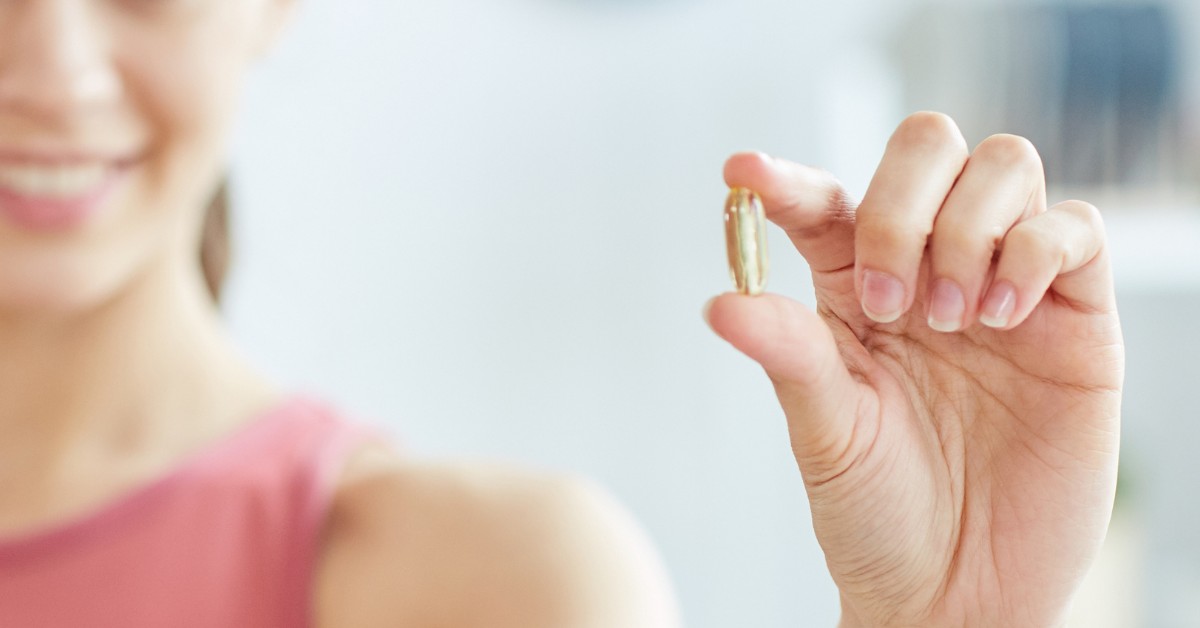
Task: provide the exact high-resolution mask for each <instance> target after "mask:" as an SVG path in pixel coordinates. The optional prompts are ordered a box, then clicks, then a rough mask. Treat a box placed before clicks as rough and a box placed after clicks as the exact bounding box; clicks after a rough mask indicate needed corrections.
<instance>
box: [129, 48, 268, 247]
mask: <svg viewBox="0 0 1200 628" xmlns="http://www.w3.org/2000/svg"><path fill="white" fill-rule="evenodd" d="M206 34H207V33H206V31H205V30H204V29H194V30H192V31H189V33H188V37H186V38H183V39H182V40H179V39H176V40H175V45H173V46H171V45H166V44H165V43H164V42H158V41H150V42H137V43H142V44H143V45H142V46H137V45H134V43H135V42H130V45H129V46H127V47H126V49H125V52H126V53H127V54H126V55H125V58H124V59H123V60H122V61H123V62H122V66H123V69H124V74H125V75H126V77H128V78H127V79H126V81H125V83H126V90H127V92H128V94H127V98H128V101H129V102H130V105H131V108H132V109H134V115H135V116H136V117H137V118H139V123H140V124H139V126H141V127H142V128H144V129H145V130H146V145H145V147H144V148H145V159H144V161H143V162H142V165H141V167H140V168H139V169H138V172H137V176H136V177H135V178H136V179H138V180H137V181H135V182H131V183H132V185H131V186H130V188H131V189H130V192H131V193H132V195H133V196H134V198H131V199H130V205H133V206H132V207H130V208H129V209H131V210H133V212H134V213H145V212H147V211H150V212H154V213H161V212H168V213H171V214H173V215H175V217H176V218H177V219H178V220H179V221H180V222H181V224H192V223H196V222H197V221H198V220H199V217H200V214H201V213H202V210H203V208H204V206H205V205H206V203H207V201H208V199H209V197H210V196H211V194H212V190H213V189H214V187H215V186H216V183H217V181H218V180H219V179H220V177H221V176H222V174H223V172H224V168H225V162H226V155H225V150H226V142H227V136H228V134H229V127H230V126H231V124H232V120H233V117H234V111H235V108H236V104H237V96H238V93H239V91H240V87H241V83H242V77H243V75H244V73H245V69H246V64H247V62H246V60H245V58H244V56H243V55H239V54H238V53H237V48H238V47H237V46H233V45H230V42H229V39H227V38H222V37H220V36H219V33H213V34H212V35H211V36H208V37H206V36H205V35H206ZM226 34H227V35H229V33H226ZM154 39H155V40H157V39H159V38H158V37H155V38H154Z"/></svg>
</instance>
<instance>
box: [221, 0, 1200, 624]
mask: <svg viewBox="0 0 1200 628" xmlns="http://www.w3.org/2000/svg"><path fill="white" fill-rule="evenodd" d="M1198 47H1200V4H1197V3H1195V2H1193V1H1191V0H1177V1H1175V2H1168V1H1163V2H1140V3H1137V4H1128V3H1125V2H1118V1H1107V2H1082V1H1075V2H1036V3H1035V2H1025V3H1021V2H1004V3H995V2H993V3H987V2H982V1H975V2H967V1H961V0H959V1H956V2H953V3H943V4H930V3H929V2H924V1H918V0H891V1H889V2H880V1H867V0H843V1H841V2H836V3H835V2H816V1H811V2H802V1H796V0H793V1H789V2H778V1H775V0H612V1H604V0H491V1H487V2H484V1H473V0H439V1H438V2H422V3H415V2H378V1H376V0H305V1H304V2H301V3H300V12H299V14H298V15H297V19H296V23H295V24H294V27H293V29H292V30H291V32H290V33H289V34H288V35H287V37H286V38H285V40H284V42H283V45H282V46H281V47H280V49H279V50H277V51H276V52H275V53H274V54H272V55H271V57H270V58H268V59H266V60H265V61H264V63H263V64H262V65H261V67H259V68H258V69H257V71H256V73H255V76H253V77H252V82H251V85H250V90H249V93H248V101H247V103H246V104H247V106H246V108H245V110H244V115H243V116H242V118H241V121H240V125H239V130H238V133H237V136H236V140H235V146H234V167H233V175H234V183H235V197H236V204H235V214H236V215H235V228H236V242H237V245H238V251H237V256H238V258H237V261H236V268H235V274H234V276H233V283H232V285H231V288H230V293H229V297H228V303H227V308H226V309H227V315H228V318H229V319H230V321H231V323H232V325H233V327H234V330H235V333H236V334H237V335H238V337H239V338H240V339H241V341H242V342H243V344H244V346H245V347H247V349H248V350H249V352H250V353H251V355H252V356H253V357H254V358H255V359H256V360H257V361H258V362H259V363H260V364H262V365H263V366H264V367H266V368H267V369H269V370H270V371H272V372H273V373H275V374H276V375H277V376H278V377H279V379H280V380H281V381H282V382H284V383H286V384H288V385H290V386H292V387H295V388H299V389H302V390H308V391H312V392H314V393H316V394H319V395H321V396H324V397H326V398H329V399H331V400H332V401H334V402H335V403H337V404H338V405H340V406H342V407H343V408H345V409H347V410H349V411H350V412H353V413H355V414H357V415H359V416H363V417H366V418H368V419H370V420H373V421H377V422H380V423H382V424H385V425H387V426H389V428H390V429H391V430H392V431H393V432H394V433H395V434H396V435H397V437H398V438H399V439H400V440H401V441H402V442H403V443H404V446H405V447H406V448H407V449H408V450H409V451H411V452H412V453H413V455H416V456H423V457H424V456H436V457H453V458H459V457H472V458H488V459H494V460H495V459H498V460H508V461H519V462H520V463H522V464H526V465H531V466H535V467H540V468H545V469H552V470H562V471H568V472H572V473H579V474H584V475H587V476H590V477H593V478H595V479H597V480H598V481H599V482H601V483H602V484H604V485H605V486H607V487H608V488H609V489H610V490H611V491H612V492H614V493H615V494H616V495H617V496H618V497H619V498H620V499H621V500H622V501H623V502H625V503H626V504H627V505H628V506H629V508H630V509H632V510H633V511H634V512H635V513H636V515H637V516H638V517H639V519H640V520H641V521H642V522H643V523H644V525H645V526H646V528H647V529H648V530H649V532H650V534H651V535H652V536H653V538H654V540H655V541H656V543H657V544H658V546H659V547H660V548H661V551H662V554H663V557H664V559H665V561H666V563H667V565H668V567H669V568H670V570H671V572H672V574H673V576H674V579H675V582H676V584H677V587H678V594H679V597H680V600H681V602H682V605H683V609H684V613H685V615H686V619H687V622H688V625H689V626H694V627H699V628H717V627H728V626H755V627H761V628H772V627H784V626H833V625H835V622H836V619H837V597H836V591H835V589H834V587H833V585H832V583H831V582H830V581H829V578H828V575H827V574H826V572H825V569H824V563H823V559H822V555H821V553H820V550H819V548H818V546H817V544H816V541H815V539H814V537H813V534H812V531H811V527H810V524H809V520H808V511H807V506H806V503H805V499H804V493H803V487H802V485H801V482H800V478H799V475H798V474H797V472H796V471H795V469H794V462H793V460H792V458H791V456H790V452H789V450H788V444H787V437H786V431H785V425H784V422H783V418H782V416H781V413H780V411H779V410H778V407H777V406H776V405H775V402H774V401H773V395H772V392H771V389H770V387H769V385H768V383H767V381H766V379H765V378H764V377H763V376H762V375H761V373H760V372H759V371H758V370H757V368H756V367H755V366H754V365H753V364H752V363H750V362H749V361H748V360H746V359H744V358H742V357H741V356H740V355H739V354H737V353H735V352H734V351H733V350H732V349H731V348H729V347H728V346H726V345H725V344H723V343H722V342H720V341H719V340H717V339H716V338H715V337H713V336H712V335H711V334H710V333H709V331H708V330H707V328H706V327H705V325H704V323H703V322H702V320H701V318H700V308H701V305H702V304H703V303H704V302H705V301H706V300H707V299H708V298H709V297H710V296H712V295H714V294H717V293H719V292H722V291H725V290H727V289H729V286H730V283H729V279H728V275H727V270H726V267H725V257H724V250H723V247H724V243H723V236H722V227H721V220H720V208H721V205H722V202H723V199H724V195H725V189H724V185H723V183H722V180H721V165H722V163H723V161H724V158H725V157H726V156H727V155H728V154H729V153H731V152H734V151H738V150H747V149H753V150H763V151H767V152H770V153H773V154H776V155H780V156H785V157H788V158H790V159H793V160H797V161H801V162H805V163H810V164H814V165H820V166H824V167H826V168H829V169H830V170H832V171H834V172H835V173H837V174H838V175H839V176H840V177H841V178H842V179H843V180H844V181H845V182H846V183H847V184H848V186H849V187H850V188H851V189H852V191H854V192H856V193H858V194H861V193H862V192H863V191H864V190H865V187H866V185H867V182H868V181H869V179H870V176H871V173H872V171H873V170H874V167H875V165H876V163H877V162H878V159H879V157H880V155H881V154H882V148H883V145H884V143H885V142H886V140H887V138H888V136H889V135H890V132H891V130H892V129H893V128H894V127H895V125H896V124H897V123H898V122H899V121H900V120H901V119H902V118H903V117H904V116H905V115H906V114H907V113H909V112H911V111H915V110H918V109H938V110H942V111H945V112H947V113H950V114H952V115H953V116H954V117H955V118H956V119H958V120H959V121H960V123H961V124H962V127H963V130H964V132H965V133H966V135H967V138H968V140H969V141H970V142H972V143H977V142H978V141H980V140H982V139H983V138H984V137H986V136H987V135H989V134H992V133H995V132H1001V131H1004V132H1014V133H1020V134H1025V135H1027V136H1028V137H1030V138H1031V139H1033V140H1034V142H1035V143H1036V144H1037V145H1038V146H1039V148H1040V149H1041V151H1042V154H1043V156H1044V157H1045V159H1046V165H1047V170H1048V173H1049V176H1050V181H1051V187H1050V193H1051V196H1052V197H1053V199H1052V200H1063V199H1065V198H1066V197H1068V196H1076V197H1083V198H1085V199H1087V200H1090V201H1092V202H1094V203H1096V204H1097V205H1099V206H1100V207H1101V208H1102V210H1103V211H1104V214H1105V216H1106V222H1107V224H1108V226H1109V231H1110V237H1111V239H1112V247H1113V251H1114V256H1115V262H1116V268H1117V275H1118V288H1119V294H1120V299H1121V306H1122V317H1123V320H1124V322H1125V329H1126V335H1127V337H1126V340H1127V342H1128V352H1129V362H1128V389H1127V390H1128V392H1127V396H1126V409H1125V414H1124V417H1125V423H1124V425H1125V433H1124V440H1123V452H1122V466H1123V469H1122V484H1121V487H1120V494H1119V498H1118V507H1117V513H1116V517H1115V520H1114V525H1113V529H1112V531H1111V533H1110V540H1109V543H1108V545H1107V547H1106V548H1105V551H1104V554H1103V556H1102V558H1101V562H1100V565H1099V566H1098V568H1097V569H1096V570H1095V571H1094V573H1093V574H1092V576H1091V578H1090V580H1089V582H1088V583H1087V585H1086V589H1085V591H1084V592H1083V594H1082V595H1081V597H1080V599H1079V600H1078V601H1077V603H1076V615H1077V617H1076V620H1075V624H1074V625H1076V626H1089V627H1093V626H1094V627H1101V628H1103V627H1106V626H1114V627H1116V626H1120V627H1122V628H1128V627H1135V626H1145V627H1151V628H1158V627H1176V626H1180V627H1185V626H1190V627H1195V626H1200V457H1198V456H1196V455H1195V454H1194V453H1193V452H1194V451H1195V449H1196V446H1197V444H1198V443H1200V421H1196V420H1195V419H1196V418H1197V414H1198V410H1200V402H1197V400H1196V397H1195V395H1193V394H1192V393H1193V391H1194V390H1195V389H1196V386H1197V384H1198V383H1200V365H1198V362H1197V360H1196V359H1194V358H1193V354H1194V353H1195V352H1196V350H1197V349H1198V348H1200V331H1197V326H1196V325H1195V324H1194V323H1193V322H1192V317H1193V316H1195V315H1196V312H1200V193H1198V189H1200V160H1198V159H1197V155H1200V153H1198V152H1197V143H1198V141H1200V50H1198V49H1197V48H1198ZM772 238H773V240H772V245H773V251H774V255H773V260H772V262H773V271H774V272H773V278H772V285H771V287H772V289H773V290H775V291H779V292H784V293H790V294H793V295H795V296H797V297H798V298H801V299H803V300H806V301H809V302H811V289H810V287H809V284H808V277H807V270H806V268H805V267H804V264H803V262H802V261H801V260H799V259H798V257H797V256H795V255H789V254H788V247H787V245H786V241H785V240H784V239H783V238H782V237H781V234H779V233H773V234H772Z"/></svg>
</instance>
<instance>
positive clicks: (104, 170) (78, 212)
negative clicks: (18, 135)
mask: <svg viewBox="0 0 1200 628" xmlns="http://www.w3.org/2000/svg"><path fill="white" fill-rule="evenodd" d="M135 161H136V160H134V159H114V158H101V157H86V156H35V157H31V156H27V155H20V156H17V155H12V154H6V153H3V152H0V219H4V220H6V221H7V222H9V223H11V224H13V225H15V226H17V227H20V228H23V229H29V230H34V231H62V230H66V229H72V228H75V227H79V226H81V225H82V224H84V223H86V222H88V221H89V220H90V219H91V218H92V217H93V216H95V215H97V214H98V213H99V211H100V210H101V209H102V208H103V207H104V205H105V204H106V203H105V201H107V200H108V199H109V198H110V197H111V196H112V194H113V192H114V191H115V190H116V188H117V186H118V185H119V184H120V183H121V181H123V180H124V179H125V178H126V175H127V174H128V172H129V170H130V169H131V167H132V166H133V165H134V163H135Z"/></svg>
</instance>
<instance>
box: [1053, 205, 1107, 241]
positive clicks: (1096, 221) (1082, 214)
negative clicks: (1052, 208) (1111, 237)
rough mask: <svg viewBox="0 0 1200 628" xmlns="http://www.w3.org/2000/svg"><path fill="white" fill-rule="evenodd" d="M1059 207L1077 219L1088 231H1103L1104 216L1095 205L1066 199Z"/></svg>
mask: <svg viewBox="0 0 1200 628" xmlns="http://www.w3.org/2000/svg"><path fill="white" fill-rule="evenodd" d="M1059 207H1061V208H1062V209H1063V210H1065V211H1067V212H1069V213H1070V214H1071V215H1072V216H1074V217H1075V218H1077V219H1079V221H1080V222H1082V223H1083V224H1084V226H1085V227H1087V230H1088V231H1089V232H1092V233H1104V218H1103V217H1102V216H1101V214H1100V210H1099V209H1097V208H1096V206H1095V205H1092V204H1091V203H1087V202H1084V201H1066V202H1064V203H1062V204H1060V205H1059Z"/></svg>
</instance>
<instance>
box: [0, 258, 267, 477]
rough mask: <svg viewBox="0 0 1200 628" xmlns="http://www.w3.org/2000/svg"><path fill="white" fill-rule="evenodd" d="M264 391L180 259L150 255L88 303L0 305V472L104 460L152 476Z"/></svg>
mask: <svg viewBox="0 0 1200 628" xmlns="http://www.w3.org/2000/svg"><path fill="white" fill-rule="evenodd" d="M268 391H269V387H267V386H266V385H265V383H263V382H262V380H260V379H258V378H257V377H256V376H255V375H254V374H253V371H251V370H250V369H249V368H248V367H247V366H246V365H245V363H244V362H243V361H242V360H241V359H240V358H239V357H238V356H237V354H236V352H235V351H233V349H232V347H231V345H230V343H229V342H228V340H227V338H226V336H225V334H224V332H223V331H222V328H221V325H220V322H219V317H218V316H217V313H216V310H215V307H214V306H213V305H212V304H211V302H210V301H209V299H208V297H207V294H206V293H205V290H204V287H203V282H202V280H201V278H200V276H199V273H198V272H197V271H196V270H195V269H194V268H193V267H192V266H191V265H188V264H184V263H177V264H173V265H172V264H161V265H158V266H156V267H155V268H154V269H153V270H152V271H151V272H148V273H146V274H145V275H144V276H141V277H138V278H137V279H135V280H133V281H132V282H130V283H129V285H127V286H126V287H125V289H123V290H122V291H120V293H119V294H117V295H115V296H113V297H112V298H110V299H108V300H107V301H105V302H104V303H102V304H99V305H96V306H95V307H92V308H89V309H87V310H86V311H75V312H71V313H66V314H64V313H51V314H47V313H46V312H37V313H33V312H20V313H13V312H6V313H3V314H0V434H4V435H5V436H4V439H3V440H0V481H2V480H3V478H5V477H8V478H14V477H22V478H39V479H44V481H45V482H46V483H47V485H48V486H53V484H54V483H55V482H60V481H62V478H65V477H70V476H78V475H83V474H87V473H92V472H96V471H97V470H98V469H106V468H107V466H108V465H109V463H110V462H112V461H120V462H121V463H122V464H135V461H136V464H137V465H140V468H142V469H143V470H144V472H145V473H146V474H152V473H153V471H149V470H148V469H156V468H158V467H161V466H167V465H168V464H169V461H172V460H175V459H177V458H178V457H179V456H180V455H182V454H181V453H180V452H183V451H188V450H190V449H193V448H194V447H195V445H196V443H198V442H201V441H205V440H208V439H209V438H211V437H212V436H213V435H214V434H217V433H220V432H223V431H225V430H227V429H229V428H230V427H231V423H233V422H236V421H238V420H240V419H244V418H247V414H248V413H249V412H250V411H251V408H254V407H261V406H262V405H266V402H267V400H268V398H271V397H272V394H271V393H269V392H268ZM10 473H14V474H19V475H9V474H10ZM133 475H137V473H133ZM43 488H47V487H43Z"/></svg>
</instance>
